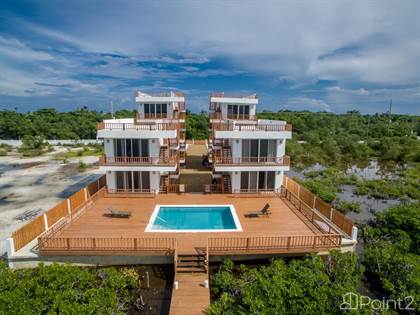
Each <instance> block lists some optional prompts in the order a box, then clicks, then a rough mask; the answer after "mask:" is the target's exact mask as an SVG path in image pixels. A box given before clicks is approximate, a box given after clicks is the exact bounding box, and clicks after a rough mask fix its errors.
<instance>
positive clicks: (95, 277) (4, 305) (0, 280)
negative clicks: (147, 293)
mask: <svg viewBox="0 0 420 315" xmlns="http://www.w3.org/2000/svg"><path fill="white" fill-rule="evenodd" d="M138 285H139V281H138V274H137V272H136V271H135V270H134V269H128V268H127V269H123V270H120V271H119V270H117V269H115V268H102V269H88V268H81V267H76V266H65V265H56V264H54V265H52V266H44V265H42V264H41V265H40V266H39V267H38V268H36V269H24V270H10V269H8V268H7V266H6V264H5V262H4V261H0V314H126V312H127V310H128V305H129V303H130V302H131V300H132V297H133V296H134V295H133V292H135V290H136V289H137V288H138Z"/></svg>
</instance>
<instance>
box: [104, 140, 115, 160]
mask: <svg viewBox="0 0 420 315" xmlns="http://www.w3.org/2000/svg"><path fill="white" fill-rule="evenodd" d="M104 153H105V155H106V156H107V157H113V156H114V139H104Z"/></svg>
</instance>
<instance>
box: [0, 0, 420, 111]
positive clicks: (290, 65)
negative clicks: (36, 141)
mask: <svg viewBox="0 0 420 315" xmlns="http://www.w3.org/2000/svg"><path fill="white" fill-rule="evenodd" d="M137 90H141V91H144V92H146V93H147V92H162V91H168V90H177V91H178V90H180V91H183V92H185V93H186V94H187V107H188V109H190V110H192V111H193V112H198V111H201V110H207V109H208V95H209V93H211V92H221V91H224V92H226V93H235V94H237V93H243V94H246V93H257V94H258V96H259V100H260V104H259V110H260V111H261V110H272V111H278V110H285V109H289V110H310V111H331V112H334V113H343V112H346V111H349V110H358V111H360V112H362V113H376V112H379V113H381V112H386V111H387V110H388V107H389V102H390V99H392V102H393V112H394V113H401V114H417V115H419V114H420V1H417V0H404V1H401V0H399V1H384V0H380V1H379V0H378V1H369V0H362V1H355V0H352V1H346V0H341V1H333V0H331V1H328V0H322V1H321V0H310V1H309V0H308V1H280V0H278V1H268V0H267V1H264V0H260V1H257V0H255V1H247V0H244V1H218V0H213V1H187V0H172V1H159V0H156V1H146V0H143V1H141V0H136V1H134V0H133V1H108V0H102V1H96V0H82V1H79V0H72V1H68V0H66V1H62V0H54V1H52V0H51V1H47V0H44V1H41V0H39V1H19V0H14V1H9V0H2V1H1V3H0V109H14V108H17V110H18V111H29V110H35V109H38V108H46V107H53V108H56V109H58V110H72V109H74V108H77V107H81V106H87V107H88V108H91V109H97V110H103V111H109V110H110V103H111V102H112V103H113V105H114V108H115V109H123V108H135V107H136V106H135V99H134V92H135V91H137Z"/></svg>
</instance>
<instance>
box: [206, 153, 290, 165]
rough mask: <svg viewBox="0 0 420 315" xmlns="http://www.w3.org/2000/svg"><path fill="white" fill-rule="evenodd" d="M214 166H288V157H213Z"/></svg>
mask: <svg viewBox="0 0 420 315" xmlns="http://www.w3.org/2000/svg"><path fill="white" fill-rule="evenodd" d="M213 159H214V164H216V165H238V166H243V165H257V166H259V165H277V166H290V157H289V156H287V155H284V156H282V157H275V156H257V157H253V156H246V157H244V156H243V157H238V158H234V157H227V156H220V155H215V156H214V158H213Z"/></svg>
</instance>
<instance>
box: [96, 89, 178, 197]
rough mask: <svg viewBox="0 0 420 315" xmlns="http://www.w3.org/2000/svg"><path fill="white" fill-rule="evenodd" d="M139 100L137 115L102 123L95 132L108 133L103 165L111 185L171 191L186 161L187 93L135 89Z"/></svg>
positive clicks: (114, 188)
mask: <svg viewBox="0 0 420 315" xmlns="http://www.w3.org/2000/svg"><path fill="white" fill-rule="evenodd" d="M136 103H137V104H138V112H137V116H136V117H135V118H124V119H108V120H104V121H103V122H102V123H99V124H98V134H97V137H98V138H100V139H104V156H103V157H102V158H101V159H100V168H101V170H103V171H105V173H106V183H107V187H108V191H109V192H134V193H136V192H137V193H150V192H153V193H158V192H159V191H161V192H162V191H167V190H169V189H171V187H172V186H171V184H173V183H177V181H178V179H179V166H180V164H183V163H185V95H184V94H183V93H179V92H169V93H161V94H146V93H143V92H136ZM173 187H178V185H176V186H175V185H173Z"/></svg>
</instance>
